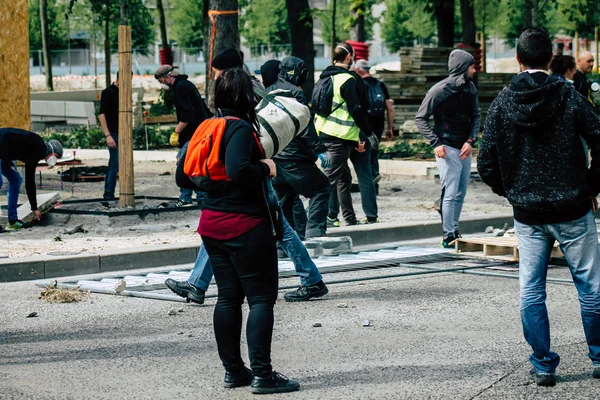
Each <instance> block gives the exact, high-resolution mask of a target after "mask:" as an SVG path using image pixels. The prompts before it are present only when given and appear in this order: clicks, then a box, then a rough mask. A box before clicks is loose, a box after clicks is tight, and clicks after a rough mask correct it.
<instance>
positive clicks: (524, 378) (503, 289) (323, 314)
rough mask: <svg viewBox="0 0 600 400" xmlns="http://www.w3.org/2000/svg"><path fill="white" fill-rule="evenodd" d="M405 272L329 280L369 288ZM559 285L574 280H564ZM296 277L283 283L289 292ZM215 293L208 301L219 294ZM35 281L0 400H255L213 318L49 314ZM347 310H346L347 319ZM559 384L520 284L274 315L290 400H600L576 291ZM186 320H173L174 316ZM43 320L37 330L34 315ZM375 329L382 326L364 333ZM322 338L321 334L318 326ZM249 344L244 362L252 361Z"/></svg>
mask: <svg viewBox="0 0 600 400" xmlns="http://www.w3.org/2000/svg"><path fill="white" fill-rule="evenodd" d="M402 271H407V272H408V271H411V270H408V269H403V268H391V269H385V270H375V271H373V270H371V271H360V272H352V273H344V274H336V275H335V276H333V275H326V276H325V278H326V280H327V279H329V280H333V279H340V278H343V277H348V278H349V277H360V276H363V277H366V276H376V275H381V274H389V273H392V272H402ZM551 275H553V276H557V277H568V271H567V270H566V269H565V268H561V269H556V270H552V271H551ZM294 282H296V280H295V279H286V280H282V282H281V286H284V285H290V284H293V283H294ZM214 290H215V289H214V288H211V289H210V291H214ZM39 293H40V289H39V288H37V287H36V286H34V284H33V283H32V282H19V283H9V284H0V304H2V306H1V308H0V321H2V323H1V325H0V399H111V400H112V399H211V400H212V399H250V398H254V396H253V395H252V394H250V393H249V392H248V390H247V389H246V388H240V389H232V390H231V389H230V390H227V389H223V387H222V379H223V374H224V371H223V369H222V367H221V365H220V361H219V358H218V355H217V350H216V344H215V340H214V334H213V329H212V312H213V309H214V304H215V299H209V300H208V301H207V304H206V305H204V306H196V305H181V303H171V302H164V301H156V300H146V299H139V298H123V297H119V296H111V295H100V294H93V295H92V296H91V298H90V299H88V300H86V301H83V302H81V303H72V304H49V303H46V302H44V301H43V300H40V299H38V296H39ZM340 305H346V306H347V307H340ZM548 305H549V312H550V318H551V328H552V340H553V347H554V349H555V350H556V351H557V352H559V353H560V355H561V358H562V362H561V365H560V367H559V370H558V373H559V379H558V384H557V386H556V387H554V388H538V387H537V386H536V385H535V384H534V383H533V379H532V378H531V377H530V375H529V370H530V365H529V362H528V361H527V357H528V355H529V347H528V346H527V344H526V343H525V341H524V339H523V336H522V333H521V324H520V320H519V311H518V280H516V279H505V278H493V277H482V276H473V275H465V274H437V275H426V276H419V277H403V278H395V279H384V280H372V281H365V282H361V283H351V284H340V285H331V287H330V294H329V295H328V296H327V297H326V298H325V299H324V300H318V301H311V302H308V303H286V302H285V301H283V297H282V293H280V296H279V302H278V303H277V306H276V309H275V310H276V311H275V312H276V314H275V317H276V322H275V331H274V337H273V350H272V358H273V365H274V367H275V369H276V370H277V371H280V372H282V373H284V374H285V375H287V376H289V377H290V378H294V379H298V380H299V381H300V383H301V390H300V391H299V392H296V393H291V394H282V395H273V396H271V397H272V398H286V399H288V398H289V399H474V398H476V399H598V398H600V380H598V379H593V378H592V377H591V362H590V360H589V359H588V358H587V346H586V345H585V339H584V335H583V329H582V327H581V319H580V315H579V305H578V303H577V295H576V291H575V289H574V287H573V286H572V285H565V284H553V285H549V294H548ZM180 307H183V312H178V313H177V314H176V315H175V316H169V315H168V312H169V310H171V309H178V308H180ZM34 311H35V312H37V313H38V316H37V317H35V318H26V316H27V315H28V314H29V313H31V312H34ZM366 319H368V320H369V321H370V322H371V325H372V326H370V327H363V326H362V321H364V320H366ZM317 322H319V323H321V324H322V327H313V324H314V323H317ZM245 352H246V351H245V344H243V353H244V354H245Z"/></svg>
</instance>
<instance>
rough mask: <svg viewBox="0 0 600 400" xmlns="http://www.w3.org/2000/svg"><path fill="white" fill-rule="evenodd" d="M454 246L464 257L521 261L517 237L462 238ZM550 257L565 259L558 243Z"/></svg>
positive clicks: (555, 244)
mask: <svg viewBox="0 0 600 400" xmlns="http://www.w3.org/2000/svg"><path fill="white" fill-rule="evenodd" d="M454 245H455V248H456V252H457V253H461V254H463V255H468V256H476V257H488V258H495V259H499V260H504V261H519V240H518V239H517V238H516V237H482V238H460V239H458V240H456V241H455V242H454ZM550 257H553V258H560V257H563V253H562V251H561V250H560V248H559V247H558V243H556V242H555V243H554V248H553V249H552V253H551V254H550Z"/></svg>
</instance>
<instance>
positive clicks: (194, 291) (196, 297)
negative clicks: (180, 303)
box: [165, 278, 204, 304]
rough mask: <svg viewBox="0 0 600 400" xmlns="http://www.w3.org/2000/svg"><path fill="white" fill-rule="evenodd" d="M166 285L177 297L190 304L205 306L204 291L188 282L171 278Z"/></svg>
mask: <svg viewBox="0 0 600 400" xmlns="http://www.w3.org/2000/svg"><path fill="white" fill-rule="evenodd" d="M165 285H167V287H168V288H169V289H171V290H172V291H173V293H175V294H176V295H177V296H179V297H183V298H184V299H186V300H187V301H188V302H190V301H191V302H194V303H197V304H204V290H202V289H199V288H197V287H196V286H194V285H191V284H189V283H188V282H187V281H184V282H180V281H176V280H175V279H171V278H169V279H167V280H166V281H165Z"/></svg>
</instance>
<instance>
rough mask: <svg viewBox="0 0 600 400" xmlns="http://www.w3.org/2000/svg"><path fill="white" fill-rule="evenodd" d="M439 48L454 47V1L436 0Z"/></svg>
mask: <svg viewBox="0 0 600 400" xmlns="http://www.w3.org/2000/svg"><path fill="white" fill-rule="evenodd" d="M434 13H435V19H436V21H437V35H438V47H454V0H436V2H435V11H434Z"/></svg>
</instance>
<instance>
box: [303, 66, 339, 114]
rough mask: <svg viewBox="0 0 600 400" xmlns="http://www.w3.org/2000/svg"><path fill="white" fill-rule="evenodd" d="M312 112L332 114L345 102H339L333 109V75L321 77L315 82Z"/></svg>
mask: <svg viewBox="0 0 600 400" xmlns="http://www.w3.org/2000/svg"><path fill="white" fill-rule="evenodd" d="M311 103H312V112H314V113H315V114H317V115H320V116H322V117H328V116H330V115H331V114H332V113H333V112H334V111H335V110H337V109H338V108H340V107H341V106H342V104H344V102H342V103H341V104H338V105H337V106H336V107H335V108H334V109H333V110H332V109H331V107H332V104H333V79H332V76H328V77H326V78H321V79H319V80H318V81H317V83H316V84H315V88H314V89H313V92H312V101H311Z"/></svg>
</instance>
